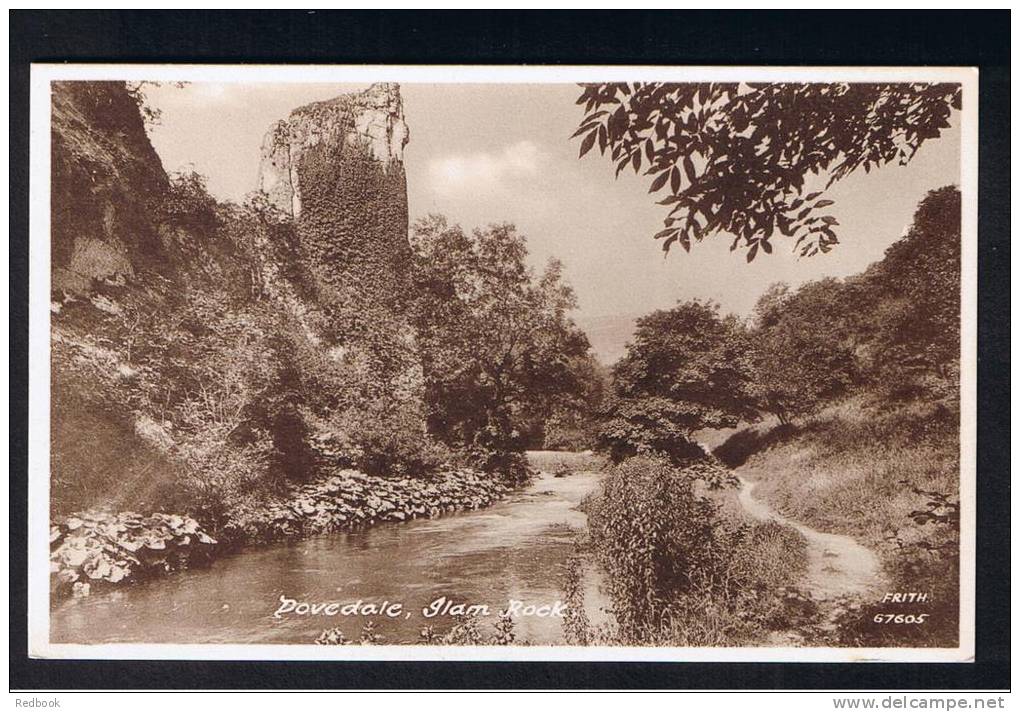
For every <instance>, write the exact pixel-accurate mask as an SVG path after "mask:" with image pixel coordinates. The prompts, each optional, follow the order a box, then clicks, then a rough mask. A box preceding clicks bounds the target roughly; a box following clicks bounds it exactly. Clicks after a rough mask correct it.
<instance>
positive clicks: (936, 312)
mask: <svg viewBox="0 0 1020 712" xmlns="http://www.w3.org/2000/svg"><path fill="white" fill-rule="evenodd" d="M960 230H961V214H960V191H959V190H958V189H957V188H956V187H955V186H945V187H943V188H939V189H938V190H933V191H930V192H929V193H928V195H927V196H926V197H925V198H924V200H922V201H921V203H920V205H918V208H917V211H916V212H915V213H914V220H913V223H912V225H911V227H910V229H909V231H908V232H907V234H906V235H905V236H904V237H902V238H901V239H900V240H897V241H896V242H895V243H893V244H892V245H891V246H890V247H889V249H888V250H886V253H885V257H884V259H883V260H882V261H881V262H879V263H877V264H875V265H873V266H872V267H871V268H869V269H868V270H867V271H866V272H865V273H864V274H863V275H862V276H861V277H860V279H859V281H860V283H861V284H862V285H863V286H864V287H865V288H867V290H868V291H869V292H870V293H871V294H873V299H874V300H875V306H874V307H873V308H872V309H871V312H872V316H871V319H870V322H871V324H872V330H873V335H872V338H871V344H870V348H869V349H868V351H867V357H868V369H869V375H870V377H871V379H872V380H873V382H874V383H875V385H877V386H879V388H880V390H881V391H882V392H883V393H884V394H885V395H887V396H891V397H897V398H910V397H914V398H917V397H924V398H928V399H937V400H945V401H946V403H947V405H950V406H951V407H953V408H957V407H959V404H958V399H959V393H960V390H959V389H960V242H961V240H960Z"/></svg>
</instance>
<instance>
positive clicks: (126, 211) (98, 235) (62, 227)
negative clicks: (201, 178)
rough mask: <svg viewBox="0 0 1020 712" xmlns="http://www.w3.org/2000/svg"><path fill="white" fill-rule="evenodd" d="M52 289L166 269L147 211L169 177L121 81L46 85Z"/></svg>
mask: <svg viewBox="0 0 1020 712" xmlns="http://www.w3.org/2000/svg"><path fill="white" fill-rule="evenodd" d="M51 100H52V127H51V131H52V144H51V146H52V148H51V161H50V165H51V171H52V175H51V179H52V184H51V185H52V187H51V201H50V202H51V224H52V229H53V235H52V240H51V244H52V251H53V253H52V257H53V289H54V290H56V291H60V292H64V293H68V294H81V293H83V292H85V291H88V290H89V289H90V288H91V287H92V286H93V284H94V283H95V282H96V281H97V280H104V279H111V278H114V279H116V278H120V277H124V276H131V275H133V274H135V273H136V272H138V271H139V270H144V269H146V268H152V267H155V268H159V269H162V270H164V271H165V270H166V267H167V265H166V261H167V254H166V246H165V245H164V244H162V242H161V241H160V238H159V235H158V233H157V230H156V227H155V225H154V220H153V219H152V212H153V208H154V206H155V205H156V204H157V203H158V201H159V200H160V199H161V196H162V194H163V193H164V192H165V190H166V186H167V176H166V173H165V172H164V171H163V167H162V165H161V164H160V161H159V158H158V156H157V155H156V152H155V151H154V150H153V148H152V145H151V144H150V143H149V139H148V137H147V136H146V133H145V125H144V123H143V121H142V117H141V115H140V114H139V110H138V104H137V102H136V101H135V100H134V99H133V98H132V97H131V95H130V94H129V93H128V92H127V91H126V90H125V88H124V84H123V82H54V83H53V85H52V94H51Z"/></svg>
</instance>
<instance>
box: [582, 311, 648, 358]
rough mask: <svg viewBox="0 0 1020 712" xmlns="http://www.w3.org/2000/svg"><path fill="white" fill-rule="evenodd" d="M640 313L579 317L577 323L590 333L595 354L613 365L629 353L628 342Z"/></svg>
mask: <svg viewBox="0 0 1020 712" xmlns="http://www.w3.org/2000/svg"><path fill="white" fill-rule="evenodd" d="M640 316H641V315H640V314H611V315H609V316H597V317H583V316H582V317H579V318H578V319H577V325H578V326H580V327H581V328H582V329H583V330H584V332H585V333H586V334H587V335H588V340H589V341H590V342H591V346H592V350H593V351H594V352H595V356H596V357H597V358H598V360H599V361H601V362H602V363H603V364H605V365H606V366H611V365H613V364H614V363H616V361H617V360H618V359H619V358H620V357H621V356H623V355H624V354H625V353H627V342H628V341H630V338H631V336H633V334H634V324H635V322H636V321H637V320H638V318H639V317H640Z"/></svg>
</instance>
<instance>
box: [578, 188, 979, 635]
mask: <svg viewBox="0 0 1020 712" xmlns="http://www.w3.org/2000/svg"><path fill="white" fill-rule="evenodd" d="M959 353H960V195H959V192H958V191H957V190H956V188H955V187H951V186H950V187H945V188H941V189H938V190H935V191H932V192H930V193H929V194H928V196H927V197H926V198H925V199H924V200H923V201H922V202H921V204H920V205H919V206H918V209H917V212H916V214H915V216H914V222H913V224H912V226H911V228H910V229H909V230H908V231H907V233H906V234H905V235H904V236H903V237H902V238H901V239H899V240H898V241H896V242H895V243H894V244H893V245H892V246H891V247H890V248H889V249H888V251H887V252H886V255H885V257H884V259H882V260H881V261H879V262H877V263H875V264H874V265H872V266H871V267H869V268H868V269H867V270H866V271H865V272H863V273H862V274H860V275H856V276H853V277H850V278H847V279H845V280H838V279H825V280H820V281H817V282H811V283H808V284H805V285H803V286H802V287H800V288H798V289H796V290H793V289H790V288H789V287H787V286H786V285H782V284H777V285H774V286H773V287H772V288H771V289H769V290H768V291H767V292H766V293H765V294H764V295H763V296H762V297H761V299H760V300H759V302H758V305H757V307H756V309H755V313H754V316H753V318H752V319H750V320H748V321H742V320H740V319H737V318H735V317H733V316H722V315H720V314H719V311H718V307H717V306H716V305H714V304H712V303H706V302H700V301H692V302H686V303H681V304H678V305H677V306H676V307H674V308H673V309H669V310H660V311H656V312H653V313H652V314H649V315H647V316H645V317H642V318H641V319H639V320H638V322H637V328H636V330H635V334H634V338H633V340H632V341H631V343H630V344H629V345H628V349H627V353H626V355H625V356H624V357H623V358H622V359H621V360H620V361H619V362H617V363H616V365H615V366H614V367H613V369H612V387H611V389H610V392H609V394H608V396H607V397H606V398H605V401H604V406H603V410H602V417H601V420H600V423H599V431H598V436H597V441H598V444H599V447H600V449H602V450H603V451H605V452H606V453H607V454H608V455H609V456H610V457H611V458H612V459H613V461H614V462H616V463H619V464H618V466H617V468H616V469H614V471H613V472H612V473H611V475H610V477H609V479H608V480H607V482H608V484H607V486H606V488H605V490H604V491H603V492H602V493H601V494H600V495H598V496H597V497H596V498H595V503H594V504H593V505H592V507H591V530H592V537H593V542H594V548H595V551H596V552H598V551H607V550H608V551H615V550H614V549H612V546H615V545H616V544H619V545H622V544H623V543H624V542H627V541H635V540H640V539H642V537H644V536H646V534H644V533H643V530H642V529H641V527H650V528H651V529H650V532H651V533H650V534H648V535H647V536H649V537H650V540H649V541H648V544H647V546H648V550H647V552H648V553H647V556H648V557H649V558H648V559H647V561H645V563H643V564H641V565H640V566H637V567H636V568H635V569H634V570H632V571H630V572H629V573H627V574H626V575H624V574H621V576H620V577H618V578H619V580H618V581H616V582H614V586H617V587H618V588H619V587H622V588H621V589H620V592H619V594H618V595H617V596H616V598H617V601H618V605H619V606H620V609H621V611H624V612H626V611H627V610H628V609H629V607H631V606H630V605H629V604H628V603H627V600H628V598H627V597H628V596H630V595H632V594H635V592H636V593H638V594H640V595H645V594H643V593H641V591H645V589H646V588H647V587H648V586H649V585H652V586H653V589H654V588H655V587H664V588H666V589H668V590H671V591H673V593H671V594H669V595H664V596H660V597H659V598H661V602H660V603H659V604H657V605H656V606H655V610H657V611H658V614H657V615H658V616H659V617H657V618H653V619H642V620H643V622H642V623H640V624H639V625H638V626H637V628H635V629H634V630H640V631H644V632H643V633H641V635H642V636H645V637H646V638H647V637H648V636H651V637H650V638H648V639H654V640H661V636H660V634H662V631H663V630H664V629H663V626H666V627H667V628H668V629H669V630H671V631H672V632H670V633H667V634H665V635H666V638H667V639H679V640H687V639H688V637H687V636H689V635H691V634H693V633H692V631H694V630H696V628H697V626H695V624H694V623H690V624H689V625H687V626H681V627H680V628H670V626H672V625H673V624H672V623H670V621H672V620H673V619H674V618H675V614H674V613H671V612H670V609H669V606H670V605H672V604H671V603H670V601H675V602H682V601H683V600H685V596H687V595H688V594H686V593H685V591H686V590H687V588H688V584H685V583H681V582H679V581H678V580H677V577H678V576H681V578H684V577H689V574H687V573H683V574H680V573H678V572H677V571H674V570H671V569H668V568H663V565H661V564H660V563H656V562H670V561H674V560H675V559H676V558H677V557H680V558H683V559H690V558H691V557H693V556H695V554H694V553H693V552H690V551H688V550H687V549H685V548H682V547H681V549H678V550H675V551H674V549H675V548H676V546H677V544H675V541H676V539H675V535H676V534H677V532H678V531H680V530H678V529H676V527H680V524H679V523H674V524H670V523H669V522H671V521H672V520H671V519H670V518H669V516H667V514H668V513H660V514H652V513H651V512H656V511H658V510H656V508H655V502H658V499H656V500H655V501H654V502H652V503H649V504H648V505H647V510H648V512H647V513H646V512H645V511H644V510H642V509H640V507H639V510H638V511H636V512H631V513H629V514H626V515H624V514H622V513H620V512H619V511H618V510H619V508H621V507H624V506H625V504H624V503H623V502H621V501H620V499H621V496H622V495H621V494H620V492H617V491H616V490H615V489H614V488H615V487H617V485H616V484H614V483H615V482H616V480H617V479H620V478H626V479H630V480H633V481H634V482H645V485H642V486H643V487H652V484H653V483H652V481H651V480H650V479H649V478H652V479H658V480H661V481H662V482H655V483H654V487H653V489H652V491H657V489H656V488H660V487H666V490H667V491H666V492H665V493H664V494H663V495H662V496H663V497H670V498H674V499H675V500H676V501H675V502H674V507H673V508H677V507H680V508H687V509H691V516H693V517H694V518H696V519H697V520H698V521H699V522H701V523H702V524H701V526H702V527H703V529H701V530H700V531H701V533H700V534H699V535H698V536H708V534H707V533H708V532H712V531H718V532H725V531H728V528H727V525H726V524H725V520H726V519H727V518H728V519H730V520H731V521H734V520H735V521H739V520H740V515H739V513H735V508H734V498H733V496H732V494H729V493H732V489H728V488H729V487H731V486H732V484H733V481H734V476H733V473H732V472H731V471H730V470H727V469H724V468H727V467H728V468H732V469H736V470H737V473H738V474H739V475H740V476H742V477H743V478H744V479H745V480H749V481H752V482H755V483H756V484H757V486H756V488H755V496H757V497H762V498H764V499H765V500H766V501H768V502H769V503H771V504H772V505H773V507H774V508H775V509H776V510H778V511H780V512H781V513H783V514H784V515H785V516H786V517H787V518H788V519H791V520H794V521H797V522H801V523H804V524H806V525H808V526H810V527H812V528H815V529H817V530H819V531H821V532H829V533H835V534H846V535H849V536H852V537H854V538H856V539H857V540H859V542H860V543H862V544H864V545H865V546H867V547H869V548H871V549H872V550H873V551H876V552H878V554H879V556H880V557H881V559H882V563H883V566H884V569H885V573H886V576H885V578H886V583H887V585H888V587H889V592H918V593H924V594H926V595H927V598H926V599H925V600H924V601H923V602H922V603H920V604H917V605H914V606H912V607H904V606H902V605H900V606H892V607H890V606H889V605H888V604H883V603H882V601H881V600H877V601H875V600H862V601H856V602H847V605H846V606H845V607H842V608H836V609H835V610H834V611H829V612H828V615H835V616H836V617H837V618H838V620H836V621H835V623H836V624H837V625H836V629H835V631H831V630H827V629H825V630H815V631H813V634H814V635H816V636H821V640H822V641H823V642H828V643H835V644H853V645H861V644H867V645H898V646H903V645H921V646H931V645H945V646H951V645H955V642H956V640H957V632H958V631H957V624H958V617H957V607H958V585H959V502H960V479H959V471H960V460H959V417H960V405H959V393H960V382H959V377H960V369H959ZM712 429H714V430H715V431H716V440H717V438H718V434H719V433H720V432H725V431H727V430H728V431H729V432H731V433H732V435H730V436H729V437H728V439H726V441H725V442H723V443H722V444H720V445H718V447H715V448H714V454H715V455H716V456H717V457H718V461H716V460H714V459H713V458H706V457H704V456H703V453H702V445H701V441H700V440H699V438H704V437H706V431H707V430H712ZM714 444H717V443H714ZM652 473H658V474H655V475H653V474H652ZM692 482H693V483H695V484H694V485H691V484H690V483H692ZM662 483H667V484H662ZM668 483H672V484H668ZM620 486H622V485H620ZM713 491H716V492H717V493H715V494H713ZM642 496H643V495H642ZM713 501H714V502H716V503H717V504H718V503H720V502H721V503H722V508H721V509H718V508H717V507H716V506H715V505H713V504H712V502H713ZM629 518H634V519H637V520H640V521H639V522H637V523H631V524H628V525H627V527H632V528H633V527H637V529H636V530H634V531H631V530H627V527H625V526H624V522H625V521H629ZM664 522H665V523H664ZM746 524H747V523H746V522H745V525H746ZM684 526H687V525H686V524H685V525H684ZM738 526H739V525H738ZM759 526H760V525H759ZM773 526H777V525H773ZM779 528H780V529H782V527H779ZM625 530H626V531H625ZM715 536H716V535H712V536H709V538H708V539H706V540H705V541H706V543H705V546H704V547H700V548H702V549H704V548H707V549H710V550H716V551H719V552H720V553H719V554H718V556H719V559H718V560H716V561H714V562H713V563H712V564H711V566H717V565H723V566H724V567H728V566H730V565H732V561H734V560H738V559H739V558H740V557H741V556H742V549H743V547H744V544H742V543H741V542H742V540H741V539H740V538H739V537H737V538H736V539H733V540H731V541H730V543H729V544H728V545H726V546H724V547H723V548H722V549H715V546H716V544H715V543H713V542H714V541H715ZM681 538H682V539H683V541H690V540H691V537H690V536H687V535H684V536H683V537H681ZM776 541H777V542H779V543H780V545H781V546H780V550H779V556H778V557H773V560H775V561H777V562H787V563H783V564H782V565H783V566H784V570H785V571H787V572H795V571H796V570H797V567H796V566H793V565H791V564H790V563H789V562H790V561H795V560H796V559H797V556H798V554H797V551H798V549H797V547H798V544H797V538H796V537H795V536H785V537H780V538H778V539H777V540H776ZM607 542H608V543H607ZM613 542H615V543H616V544H614V543H613ZM607 547H608V548H607ZM800 552H801V553H800V554H799V555H800V556H803V546H802V544H801V545H800ZM697 555H698V556H701V555H708V554H706V553H705V552H702V553H701V554H697ZM619 559H620V555H619V552H617V553H614V554H612V555H611V556H608V557H606V556H603V557H601V559H600V560H601V561H602V563H603V565H607V566H610V567H615V568H619V566H620V565H621V564H620V562H619ZM727 562H730V563H727ZM669 565H670V566H672V565H673V564H669ZM706 565H708V564H706ZM614 570H615V569H614ZM761 577H762V580H765V579H767V578H768V577H767V576H765V575H764V574H761ZM625 582H629V583H625ZM649 582H658V583H653V584H650V583H649ZM788 583H789V582H788ZM766 591H767V594H762V593H759V595H768V596H774V595H775V594H776V589H775V585H772V586H770V587H767V589H766ZM807 593H808V594H810V591H808V592H807ZM884 593H885V592H876V594H878V595H879V596H880V597H881V595H882V594H884ZM648 595H649V596H652V595H653V594H652V593H650V592H648ZM728 595H729V594H728V593H725V594H724V593H723V592H722V591H720V590H717V589H712V588H711V587H708V588H705V589H704V595H703V596H702V597H703V598H704V597H707V598H709V599H712V600H715V601H716V603H717V604H718V605H721V606H723V609H725V605H723V602H724V601H726V600H729V599H728V598H727V596H728ZM656 600H659V599H656ZM762 600H765V599H762ZM718 610H722V609H719V608H718V606H717V609H716V612H715V613H713V614H712V616H713V620H716V621H718V620H719V619H718ZM807 612H808V611H807V609H805V610H804V611H801V613H802V614H807ZM646 613H647V611H646ZM889 613H892V614H897V613H904V614H908V613H909V614H914V615H915V616H916V615H920V614H921V613H923V614H925V615H924V618H925V623H924V624H910V625H887V624H884V623H881V622H876V620H875V615H876V614H883V615H884V614H889ZM782 620H783V621H784V623H785V624H787V625H790V626H797V625H801V626H803V625H804V624H807V623H812V624H814V623H817V622H818V621H817V620H815V619H813V617H812V615H803V616H802V617H801V619H800V620H799V621H798V620H796V619H795V618H791V617H789V616H786V617H782ZM766 629H767V626H766ZM634 630H632V631H631V632H630V633H628V632H627V631H626V630H623V631H621V635H623V637H624V638H631V637H634V635H635V633H634ZM671 636H672V637H671ZM677 636H679V638H677ZM730 639H732V638H730Z"/></svg>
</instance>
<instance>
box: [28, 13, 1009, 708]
mask: <svg viewBox="0 0 1020 712" xmlns="http://www.w3.org/2000/svg"><path fill="white" fill-rule="evenodd" d="M1009 25H1010V16H1009V12H1008V11H980V12H977V11H970V12H966V11H954V12H935V11H901V12H877V11H856V12H819V11H815V12H803V11H798V12H792V11H784V12H778V11H768V12H748V11H741V12H709V11H701V12H650V11H640V12H621V11H615V12H583V13H580V12H547V11H542V12H495V11H474V12H419V11H414V12H322V11H316V12H314V13H313V12H198V11H160V12H143V11H76V12H70V11H54V12H45V11H12V12H11V13H10V57H11V67H10V79H11V85H10V86H11V89H10V100H11V104H10V105H11V123H10V139H11V169H10V190H11V211H10V236H11V239H10V262H11V281H10V298H11V328H10V336H11V357H12V358H11V368H10V377H11V401H10V402H11V405H10V422H11V441H10V446H11V459H10V465H11V466H10V472H11V477H10V515H11V517H10V544H11V546H10V550H11V559H10V580H11V586H10V591H11V608H10V655H11V657H10V660H11V662H10V685H11V688H12V689H40V688H46V689H72V688H105V689H111V688H190V689H201V688H220V689H223V688H276V689H284V688H291V689H293V688H298V689H316V688H349V687H354V688H363V689H364V688H392V687H398V688H408V687H411V688H422V687H444V688H558V687H588V688H633V687H655V688H701V689H704V688H715V689H719V688H759V689H771V688H793V689H806V688H845V689H850V688H868V689H870V688H890V689H914V688H926V689H950V688H999V689H1004V688H1008V687H1009V684H1010V680H1009V638H1010V632H1009V630H1010V609H1009V588H1010V585H1009V547H1010V544H1009V531H1010V527H1009V517H1010V507H1009V372H1008V368H1009V251H1010V245H1009ZM53 61H69V62H201V63H220V62H223V63H300V64H306V63H308V64H310V63H326V64H334V63H335V64H345V63H356V64H365V63H371V64H377V63H378V64H393V63H400V64H468V63H471V64H643V65H693V64H714V65H748V64H750V65H753V64H773V65H831V66H837V65H872V66H875V65H878V66H881V65H965V66H977V67H979V69H980V178H979V213H980V218H979V220H980V229H979V235H980V240H979V246H978V261H979V299H978V302H979V316H978V349H979V359H978V413H979V417H978V447H977V460H978V532H977V654H976V662H975V663H972V664H903V663H901V664H878V663H874V664H870V663H869V664H834V663H825V664H814V663H810V664H809V663H796V664H772V663H766V664H760V663H755V664H730V663H727V664H720V663H588V662H577V663H532V662H528V663H524V662H514V663H426V662H407V663H397V662H388V663H381V662H310V663H299V664H297V663H282V662H277V663H273V662H207V661H193V662H170V661H155V662H143V661H139V662H124V661H105V662H104V661H56V660H30V659H28V657H27V654H26V650H27V631H26V621H27V614H26V596H27V584H26V580H27V572H28V569H27V558H26V554H27V550H26V540H27V430H28V428H27V416H28V406H27V397H28V362H27V343H28V247H29V246H28V129H29V116H28V99H29V63H31V62H53Z"/></svg>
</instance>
